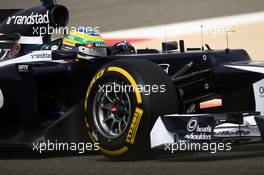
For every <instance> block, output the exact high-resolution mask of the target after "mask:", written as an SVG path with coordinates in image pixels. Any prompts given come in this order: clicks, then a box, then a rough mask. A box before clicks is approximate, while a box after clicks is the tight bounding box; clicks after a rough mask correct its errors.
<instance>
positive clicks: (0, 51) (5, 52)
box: [0, 48, 10, 61]
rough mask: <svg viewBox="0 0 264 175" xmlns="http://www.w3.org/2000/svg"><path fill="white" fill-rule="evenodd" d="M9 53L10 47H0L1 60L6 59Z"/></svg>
mask: <svg viewBox="0 0 264 175" xmlns="http://www.w3.org/2000/svg"><path fill="white" fill-rule="evenodd" d="M9 55H10V49H1V48H0V61H1V60H3V59H5V58H6V57H7V56H9Z"/></svg>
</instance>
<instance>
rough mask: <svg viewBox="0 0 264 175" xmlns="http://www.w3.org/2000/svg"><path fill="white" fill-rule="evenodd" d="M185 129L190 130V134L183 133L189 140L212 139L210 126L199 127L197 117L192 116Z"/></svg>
mask: <svg viewBox="0 0 264 175" xmlns="http://www.w3.org/2000/svg"><path fill="white" fill-rule="evenodd" d="M186 128H187V131H189V132H192V133H191V134H187V135H185V138H187V139H190V140H211V139H212V127H211V126H209V125H208V126H207V127H200V126H199V123H198V118H197V117H193V118H191V119H190V120H189V121H188V123H187V126H186Z"/></svg>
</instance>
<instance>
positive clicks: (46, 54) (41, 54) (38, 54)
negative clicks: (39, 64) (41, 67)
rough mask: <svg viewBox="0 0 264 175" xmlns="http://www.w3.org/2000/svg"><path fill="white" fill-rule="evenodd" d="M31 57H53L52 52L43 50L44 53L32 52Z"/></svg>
mask: <svg viewBox="0 0 264 175" xmlns="http://www.w3.org/2000/svg"><path fill="white" fill-rule="evenodd" d="M30 56H31V59H40V58H51V53H50V52H42V53H35V54H31V55H30Z"/></svg>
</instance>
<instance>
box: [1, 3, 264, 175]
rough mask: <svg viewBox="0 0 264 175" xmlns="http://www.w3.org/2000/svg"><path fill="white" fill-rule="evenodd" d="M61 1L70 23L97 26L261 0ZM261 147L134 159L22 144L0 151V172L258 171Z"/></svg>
mask: <svg viewBox="0 0 264 175" xmlns="http://www.w3.org/2000/svg"><path fill="white" fill-rule="evenodd" d="M59 2H62V0H59ZM63 3H64V4H66V5H67V6H68V7H69V9H70V12H71V15H72V16H71V22H70V25H89V26H100V28H101V31H113V30H120V29H129V28H136V27H142V26H151V25H160V24H164V23H173V22H179V21H186V20H187V21H188V20H194V19H202V18H210V17H217V16H227V15H233V14H241V13H248V12H257V11H263V10H264V1H263V0H198V1H197V0H185V1H184V0H133V1H132V0H65V1H63ZM0 4H1V6H0V7H1V8H10V7H14V8H21V7H29V6H31V5H36V4H37V2H36V1H33V0H24V1H19V0H11V1H5V0H1V2H0ZM263 147H264V145H262V144H260V145H259V144H257V145H252V146H248V145H246V146H243V147H242V148H237V149H236V151H234V152H231V153H230V152H229V153H220V154H216V155H212V154H209V153H178V154H174V155H167V156H159V157H158V158H156V159H154V160H145V161H133V162H129V161H122V162H113V161H110V160H108V159H106V158H105V157H103V156H100V155H83V156H76V155H67V156H65V155H59V156H55V155H52V156H48V157H45V158H43V157H35V156H34V157H31V156H30V155H27V154H26V152H24V151H23V150H21V152H20V153H16V154H14V153H12V152H6V155H5V156H1V157H0V175H2V174H8V175H12V174H25V175H29V174H32V175H36V174H71V175H75V174H85V175H87V174H108V175H109V174H116V175H120V174H153V175H158V174H159V175H160V174H163V175H167V174H178V175H181V174H208V175H209V174H210V175H211V174H216V175H218V174H219V175H223V174H231V175H233V174H234V175H236V174H239V175H242V174H245V175H248V174H263V173H264V150H263ZM2 151H3V150H2Z"/></svg>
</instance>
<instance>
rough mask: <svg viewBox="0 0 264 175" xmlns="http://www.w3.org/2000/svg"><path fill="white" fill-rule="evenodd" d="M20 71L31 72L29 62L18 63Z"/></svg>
mask: <svg viewBox="0 0 264 175" xmlns="http://www.w3.org/2000/svg"><path fill="white" fill-rule="evenodd" d="M18 72H29V65H27V64H21V65H18Z"/></svg>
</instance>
